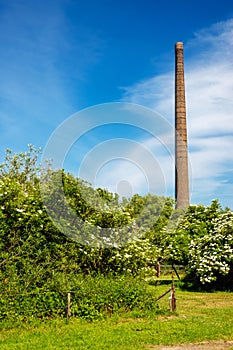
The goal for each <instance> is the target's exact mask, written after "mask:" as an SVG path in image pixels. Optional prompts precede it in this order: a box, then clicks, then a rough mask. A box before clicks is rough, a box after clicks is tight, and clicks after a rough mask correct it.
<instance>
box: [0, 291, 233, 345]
mask: <svg viewBox="0 0 233 350" xmlns="http://www.w3.org/2000/svg"><path fill="white" fill-rule="evenodd" d="M158 289H159V290H158ZM166 289H167V286H160V287H157V288H156V294H157V293H161V294H162V292H163V291H165V290H166ZM176 295H177V313H176V314H174V315H169V314H168V315H167V316H158V315H152V314H151V315H147V317H145V316H144V317H140V314H139V313H138V314H136V313H134V314H125V315H114V314H113V316H112V317H111V318H108V319H107V320H105V321H95V322H93V323H87V322H86V321H82V320H79V319H72V318H71V320H70V322H69V324H66V322H65V321H62V320H53V321H46V322H35V323H32V324H22V325H21V326H19V325H18V326H12V325H11V326H10V325H7V324H2V325H1V333H0V349H1V350H13V349H15V350H21V349H22V350H25V349H30V350H33V349H35V350H40V349H41V350H42V349H43V350H45V349H49V350H51V349H62V350H66V349H69V350H77V349H78V350H79V349H80V350H84V349H93V350H105V349H106V350H109V349H116V350H121V349H124V350H140V349H145V348H146V347H147V346H149V345H159V344H163V345H172V344H177V343H185V342H197V341H206V340H219V339H221V340H233V317H232V315H233V293H222V292H221V293H220V292H219V293H193V292H184V291H181V290H179V289H177V291H176ZM159 303H160V304H161V306H162V307H165V308H168V307H169V305H168V295H167V296H165V297H164V298H163V299H161V301H160V302H159ZM136 316H137V317H136Z"/></svg>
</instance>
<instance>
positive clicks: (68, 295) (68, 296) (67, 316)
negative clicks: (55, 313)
mask: <svg viewBox="0 0 233 350" xmlns="http://www.w3.org/2000/svg"><path fill="white" fill-rule="evenodd" d="M70 296H71V294H70V292H69V293H68V294H67V314H66V318H67V321H69V318H70V316H71V311H70V299H71V298H70Z"/></svg>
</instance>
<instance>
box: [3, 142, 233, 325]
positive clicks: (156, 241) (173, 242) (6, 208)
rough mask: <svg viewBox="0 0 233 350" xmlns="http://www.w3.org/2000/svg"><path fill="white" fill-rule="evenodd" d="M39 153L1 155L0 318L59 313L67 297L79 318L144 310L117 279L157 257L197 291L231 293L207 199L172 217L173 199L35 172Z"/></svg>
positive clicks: (225, 252) (221, 222)
mask: <svg viewBox="0 0 233 350" xmlns="http://www.w3.org/2000/svg"><path fill="white" fill-rule="evenodd" d="M39 154H40V152H39V151H37V150H36V149H35V148H34V147H32V146H29V149H28V151H27V152H25V153H19V154H12V153H11V151H9V150H7V152H6V159H5V162H4V163H3V164H2V165H1V166H0V282H1V287H0V288H1V295H2V298H1V317H2V318H5V317H13V315H15V317H19V318H20V317H24V316H23V315H24V311H26V314H27V315H28V316H30V315H31V316H33V315H36V316H37V317H54V316H55V315H64V314H65V305H66V294H64V292H65V291H70V290H75V294H74V295H76V296H74V298H73V302H74V305H73V306H74V310H75V311H74V314H75V315H77V316H80V317H87V318H88V317H89V318H90V319H91V318H98V317H102V316H101V315H102V313H103V310H104V308H108V307H109V308H110V309H111V308H113V309H114V310H118V309H120V308H121V307H123V308H126V309H127V308H128V309H130V308H134V307H135V308H140V307H145V308H147V307H149V306H148V305H149V304H150V303H152V299H153V298H152V299H151V296H150V295H149V294H147V291H146V290H144V289H143V288H145V285H141V284H140V282H139V280H136V281H135V283H134V282H133V280H130V279H127V280H124V275H126V276H127V275H129V274H130V275H131V276H134V277H135V276H138V275H140V274H141V275H142V273H143V274H144V273H146V271H147V270H149V269H150V267H149V266H150V265H153V264H155V263H156V262H157V261H158V260H160V261H163V262H172V263H179V264H185V265H186V266H187V278H188V280H189V281H192V283H195V284H196V285H198V286H199V285H201V286H209V287H213V286H214V287H216V288H220V287H222V288H223V287H224V288H227V289H231V288H232V249H233V247H232V227H233V220H232V215H233V214H232V212H231V211H230V210H222V208H221V206H220V205H219V203H218V202H217V201H213V202H212V204H211V205H210V206H208V207H204V206H202V205H198V206H190V207H189V208H188V210H187V211H186V212H185V213H179V212H177V211H174V210H173V205H174V201H173V200H172V199H171V198H164V197H158V196H155V195H151V194H148V195H146V196H143V197H142V196H139V195H137V194H136V195H134V196H133V197H132V198H131V199H126V198H123V199H122V200H120V199H119V196H118V195H116V194H112V193H110V192H109V191H107V190H106V189H100V188H98V189H94V188H92V187H91V185H90V184H88V183H86V182H85V181H83V180H81V179H77V178H75V177H74V176H73V175H71V174H66V173H65V171H64V170H57V171H54V170H52V169H51V168H50V167H47V168H43V167H41V166H39V165H37V163H38V158H39ZM41 193H42V194H43V196H42V195H41ZM48 206H49V208H50V209H49V210H48ZM180 214H181V215H180ZM100 274H101V275H102V277H101V278H100ZM89 275H91V276H92V277H89ZM109 275H110V276H114V277H109ZM94 277H95V278H94ZM127 278H128V277H127ZM124 284H125V285H127V288H125V291H123V289H124ZM136 284H137V286H136ZM137 288H138V289H137ZM101 290H103V291H104V292H103V293H102V294H101ZM94 291H95V292H94ZM93 293H94V294H93ZM124 293H125V294H124ZM127 293H128V294H127ZM121 294H122V296H121ZM123 294H124V296H123ZM140 294H142V295H144V296H145V298H144V299H143V297H139V295H140ZM25 295H26V297H25ZM94 295H95V297H94ZM122 298H123V299H124V301H123V302H121V303H120V304H119V303H118V302H117V300H118V301H120V300H121V299H122ZM147 298H148V303H147V301H146V300H147ZM95 300H97V301H95ZM109 305H110V306H109ZM143 305H144V306H143ZM85 315H86V316H85Z"/></svg>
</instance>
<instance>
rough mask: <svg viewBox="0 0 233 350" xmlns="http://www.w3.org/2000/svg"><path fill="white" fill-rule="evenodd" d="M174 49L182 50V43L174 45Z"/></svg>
mask: <svg viewBox="0 0 233 350" xmlns="http://www.w3.org/2000/svg"><path fill="white" fill-rule="evenodd" d="M176 49H183V43H182V42H181V41H178V42H177V43H176Z"/></svg>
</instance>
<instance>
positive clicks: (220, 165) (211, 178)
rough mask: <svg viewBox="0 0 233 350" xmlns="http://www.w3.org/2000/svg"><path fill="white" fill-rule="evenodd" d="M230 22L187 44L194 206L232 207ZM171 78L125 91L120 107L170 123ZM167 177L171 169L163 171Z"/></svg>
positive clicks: (232, 34) (203, 32)
mask: <svg viewBox="0 0 233 350" xmlns="http://www.w3.org/2000/svg"><path fill="white" fill-rule="evenodd" d="M232 57H233V19H231V20H228V21H226V22H220V23H217V24H215V25H213V26H211V27H210V28H207V29H203V30H201V31H199V32H197V33H196V34H195V37H194V39H193V40H190V41H189V42H188V43H185V77H186V99H187V118H188V136H189V149H190V161H191V168H192V174H191V175H190V176H191V177H192V181H193V185H192V198H193V201H194V202H201V201H204V202H205V204H207V203H206V201H209V200H210V199H211V198H216V197H218V198H220V201H221V202H222V203H223V204H224V205H230V206H231V207H233V193H232V195H231V194H229V192H230V190H232V185H231V183H232V182H233V174H232V167H233V166H232V164H233V152H232V146H233V79H232V76H233V59H232ZM173 96H174V72H173V67H172V69H170V70H169V71H168V72H167V74H163V75H161V76H156V77H152V78H151V79H148V80H144V81H141V82H138V83H137V84H135V85H134V86H131V87H127V88H126V89H125V94H124V96H123V100H124V101H128V102H134V103H139V104H142V105H144V106H147V107H150V108H152V109H154V110H156V111H157V112H159V113H160V114H162V115H163V116H164V117H165V118H167V119H168V120H169V121H170V122H172V123H173V120H174V117H173V115H174V97H173ZM167 171H169V167H167Z"/></svg>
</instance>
